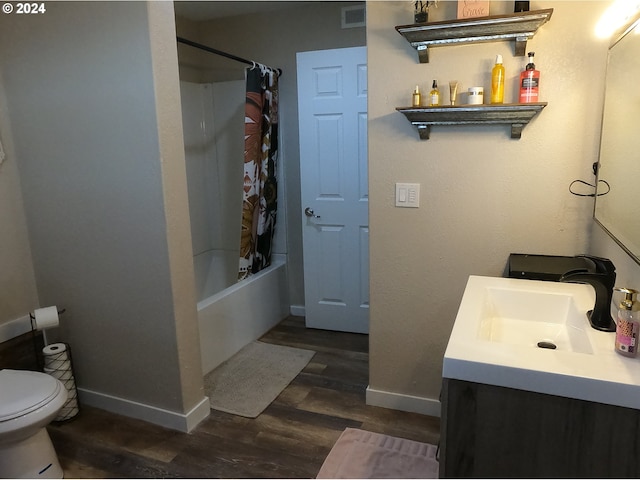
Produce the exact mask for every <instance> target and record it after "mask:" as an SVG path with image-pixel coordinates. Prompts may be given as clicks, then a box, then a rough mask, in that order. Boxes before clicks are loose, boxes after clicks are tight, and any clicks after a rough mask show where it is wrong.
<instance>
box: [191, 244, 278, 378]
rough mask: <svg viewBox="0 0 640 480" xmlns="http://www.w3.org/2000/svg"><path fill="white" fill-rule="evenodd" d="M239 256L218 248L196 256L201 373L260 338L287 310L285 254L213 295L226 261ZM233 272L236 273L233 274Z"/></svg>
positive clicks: (225, 274)
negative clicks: (230, 255)
mask: <svg viewBox="0 0 640 480" xmlns="http://www.w3.org/2000/svg"><path fill="white" fill-rule="evenodd" d="M230 262H233V263H234V264H235V271H236V272H237V266H238V260H237V257H236V258H235V259H231V258H229V254H228V253H225V252H221V251H215V250H214V251H210V252H205V253H202V254H200V255H196V256H195V257H194V270H195V276H196V288H197V292H198V293H199V294H200V295H201V296H202V297H203V298H201V299H200V300H199V301H198V325H199V328H200V351H201V353H202V372H203V374H204V375H206V374H207V373H209V372H210V371H211V370H213V369H214V368H216V367H217V366H218V365H220V364H221V363H222V362H224V361H225V360H227V359H228V358H230V357H231V356H233V355H234V354H235V353H236V352H238V350H240V349H241V348H242V347H244V346H245V345H248V344H249V343H251V342H253V341H254V340H257V339H258V338H260V337H261V336H262V335H263V334H265V333H266V332H268V331H269V330H270V329H271V328H273V327H274V326H276V325H277V324H278V322H280V321H281V320H282V319H283V318H285V317H286V316H287V315H288V314H289V300H288V295H287V268H286V266H287V265H286V255H273V256H272V259H271V265H270V266H269V267H268V268H266V269H264V270H262V271H261V272H258V273H256V274H255V275H252V276H251V277H249V278H247V279H245V280H243V281H242V282H238V283H235V284H233V285H232V286H230V287H227V288H225V289H224V290H222V291H218V292H216V293H212V292H215V290H216V289H217V288H219V286H220V285H221V284H224V279H221V278H220V277H221V275H222V276H223V277H224V276H227V277H228V276H229V275H230V274H229V273H224V272H225V265H229V263H230ZM235 275H236V276H237V273H235Z"/></svg>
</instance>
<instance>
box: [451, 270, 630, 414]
mask: <svg viewBox="0 0 640 480" xmlns="http://www.w3.org/2000/svg"><path fill="white" fill-rule="evenodd" d="M490 289H499V290H501V291H503V290H505V289H506V290H508V291H511V290H513V291H515V292H543V293H545V294H546V293H550V294H552V295H555V294H558V295H562V296H567V297H570V298H569V301H570V302H572V307H571V308H574V307H575V308H577V309H578V310H579V311H580V313H581V315H580V316H582V312H584V322H585V324H586V328H585V329H584V333H586V336H587V337H588V340H589V343H590V344H591V353H578V352H576V351H569V350H566V349H565V350H562V349H560V348H559V349H557V350H549V349H543V348H538V347H537V346H536V345H535V344H532V345H522V344H519V345H516V344H510V343H506V342H501V341H495V340H488V339H486V335H484V334H481V330H482V329H483V328H485V327H483V326H482V325H481V323H482V319H481V318H480V317H481V316H482V315H481V313H480V312H481V311H482V310H483V307H482V305H483V304H486V302H487V295H488V291H489V290H490ZM594 302H595V293H594V290H593V288H592V287H591V286H589V285H585V284H573V283H557V282H542V281H537V280H521V279H512V278H501V277H480V276H470V277H469V280H468V282H467V286H466V289H465V292H464V295H463V298H462V301H461V303H460V308H459V310H458V314H457V316H456V321H455V324H454V326H453V331H452V332H451V336H450V338H449V343H448V345H447V349H446V352H445V355H444V364H443V377H445V378H452V379H459V380H467V381H471V382H477V383H484V384H489V385H496V386H501V387H510V388H516V389H520V390H528V391H532V392H538V393H546V394H550V395H558V396H562V397H569V398H576V399H580V400H588V401H592V402H599V403H605V404H610V405H617V406H621V407H629V408H636V409H640V357H636V358H629V357H625V356H622V355H620V354H618V353H616V352H615V351H614V348H613V347H614V339H615V333H611V332H601V331H598V330H595V329H593V328H592V327H591V326H590V325H589V321H588V319H587V317H586V312H587V310H591V309H592V308H593V305H594ZM523 308H527V309H529V313H530V312H531V310H535V309H536V308H538V307H537V306H536V305H529V306H523ZM485 310H486V309H485Z"/></svg>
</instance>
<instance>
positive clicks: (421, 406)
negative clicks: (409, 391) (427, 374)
mask: <svg viewBox="0 0 640 480" xmlns="http://www.w3.org/2000/svg"><path fill="white" fill-rule="evenodd" d="M367 405H373V406H375V407H384V408H390V409H392V410H401V411H403V412H414V413H421V414H423V415H429V416H431V417H440V401H439V400H436V399H433V398H425V397H414V396H413V395H404V394H401V393H393V392H385V391H382V390H375V389H373V388H371V387H367Z"/></svg>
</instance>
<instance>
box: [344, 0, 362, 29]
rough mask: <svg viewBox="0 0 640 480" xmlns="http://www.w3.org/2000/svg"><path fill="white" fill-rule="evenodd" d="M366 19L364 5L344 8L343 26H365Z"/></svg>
mask: <svg viewBox="0 0 640 480" xmlns="http://www.w3.org/2000/svg"><path fill="white" fill-rule="evenodd" d="M366 20H367V18H366V10H365V6H364V5H356V6H353V7H343V8H342V28H355V27H364V26H366Z"/></svg>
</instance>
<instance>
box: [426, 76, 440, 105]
mask: <svg viewBox="0 0 640 480" xmlns="http://www.w3.org/2000/svg"><path fill="white" fill-rule="evenodd" d="M438 105H440V90H438V82H437V81H436V80H434V81H433V85H431V91H430V92H429V106H431V107H437V106H438Z"/></svg>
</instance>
